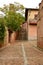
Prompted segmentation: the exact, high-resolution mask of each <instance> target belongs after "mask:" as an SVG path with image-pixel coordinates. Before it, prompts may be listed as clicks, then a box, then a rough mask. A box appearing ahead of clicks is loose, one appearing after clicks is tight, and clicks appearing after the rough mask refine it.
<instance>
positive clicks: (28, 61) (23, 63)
mask: <svg viewBox="0 0 43 65" xmlns="http://www.w3.org/2000/svg"><path fill="white" fill-rule="evenodd" d="M36 44H37V42H36V41H20V42H18V41H17V42H15V44H14V45H8V46H7V47H5V48H3V49H0V65H43V51H41V50H39V49H38V48H37V45H36Z"/></svg>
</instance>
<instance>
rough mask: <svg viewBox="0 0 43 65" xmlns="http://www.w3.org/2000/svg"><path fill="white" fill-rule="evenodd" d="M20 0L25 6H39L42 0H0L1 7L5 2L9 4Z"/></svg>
mask: <svg viewBox="0 0 43 65" xmlns="http://www.w3.org/2000/svg"><path fill="white" fill-rule="evenodd" d="M14 2H19V3H21V4H23V5H24V6H25V8H36V7H38V5H39V3H40V2H41V0H0V7H2V6H3V4H9V3H14Z"/></svg>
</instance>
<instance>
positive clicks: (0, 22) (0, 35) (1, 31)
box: [0, 18, 5, 42]
mask: <svg viewBox="0 0 43 65" xmlns="http://www.w3.org/2000/svg"><path fill="white" fill-rule="evenodd" d="M4 37H5V26H4V19H3V18H0V42H2V41H4Z"/></svg>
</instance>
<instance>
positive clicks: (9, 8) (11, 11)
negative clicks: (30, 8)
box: [0, 2, 25, 31]
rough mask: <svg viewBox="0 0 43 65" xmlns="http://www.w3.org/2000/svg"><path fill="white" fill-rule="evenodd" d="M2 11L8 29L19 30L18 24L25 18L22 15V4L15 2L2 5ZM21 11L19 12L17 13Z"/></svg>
mask: <svg viewBox="0 0 43 65" xmlns="http://www.w3.org/2000/svg"><path fill="white" fill-rule="evenodd" d="M0 10H1V11H2V12H4V13H5V15H6V16H5V17H4V19H5V24H6V26H7V27H8V29H11V30H12V31H18V30H20V25H21V24H22V23H23V22H24V20H25V18H24V17H23V15H22V14H23V10H24V6H23V5H21V4H19V3H17V2H15V3H14V4H9V5H4V7H3V8H0ZM17 11H21V13H17Z"/></svg>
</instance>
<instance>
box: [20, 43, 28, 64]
mask: <svg viewBox="0 0 43 65" xmlns="http://www.w3.org/2000/svg"><path fill="white" fill-rule="evenodd" d="M21 46H22V53H23V59H24V65H27V57H26V53H25V48H24V44H23V43H22V44H21Z"/></svg>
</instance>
